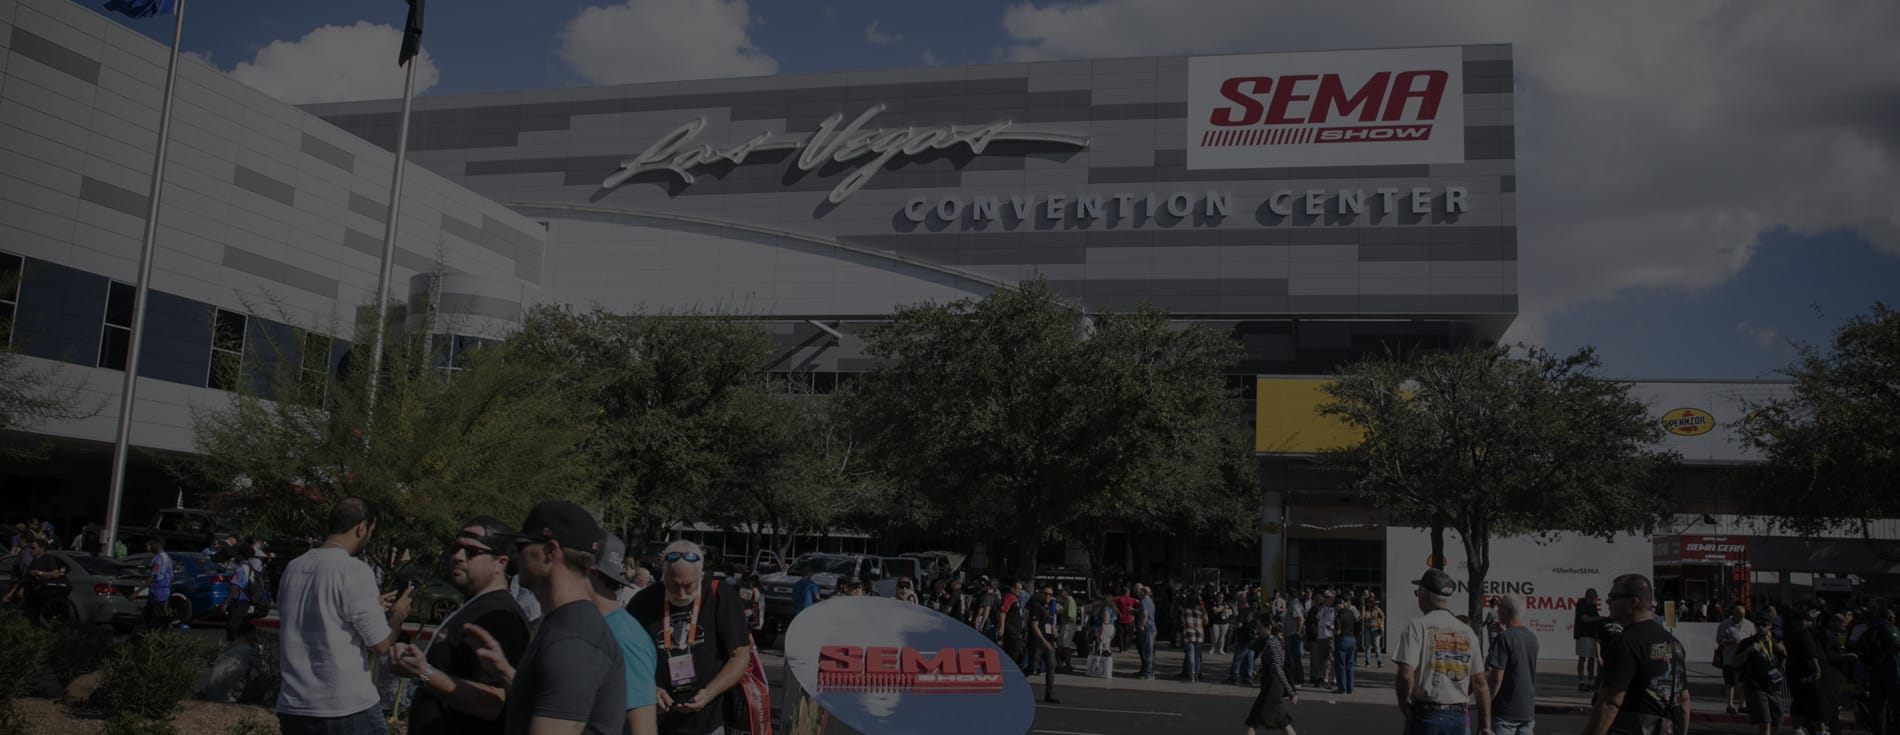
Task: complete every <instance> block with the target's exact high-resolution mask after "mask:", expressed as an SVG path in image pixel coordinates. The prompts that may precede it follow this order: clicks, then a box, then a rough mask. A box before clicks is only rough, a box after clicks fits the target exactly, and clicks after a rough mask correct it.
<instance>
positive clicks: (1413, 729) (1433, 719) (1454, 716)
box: [1405, 710, 1471, 735]
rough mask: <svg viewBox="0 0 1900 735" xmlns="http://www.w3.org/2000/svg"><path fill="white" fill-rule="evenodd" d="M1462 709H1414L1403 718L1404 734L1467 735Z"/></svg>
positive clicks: (1468, 730)
mask: <svg viewBox="0 0 1900 735" xmlns="http://www.w3.org/2000/svg"><path fill="white" fill-rule="evenodd" d="M1470 732H1471V726H1470V725H1467V724H1465V713H1464V711H1462V710H1414V711H1413V712H1412V714H1411V716H1410V717H1407V718H1405V735H1468V734H1469V733H1470Z"/></svg>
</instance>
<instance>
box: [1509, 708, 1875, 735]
mask: <svg viewBox="0 0 1900 735" xmlns="http://www.w3.org/2000/svg"><path fill="white" fill-rule="evenodd" d="M1591 709H1592V708H1591V707H1590V706H1589V705H1585V704H1556V703H1548V704H1547V703H1543V702H1539V703H1538V704H1537V714H1540V715H1557V716H1565V717H1569V716H1576V717H1589V716H1590V710H1591ZM1703 722H1707V723H1712V724H1717V725H1746V724H1748V715H1745V714H1734V715H1731V714H1729V713H1727V712H1703V711H1697V710H1691V711H1690V712H1689V724H1690V727H1691V728H1693V727H1694V726H1695V725H1696V724H1697V723H1703ZM1797 724H1799V723H1796V722H1795V720H1794V718H1792V717H1783V718H1781V725H1780V727H1787V728H1793V727H1795V726H1796V725H1797ZM1850 730H1851V731H1855V732H1867V726H1866V725H1864V724H1861V723H1858V722H1843V723H1841V728H1840V731H1842V732H1845V731H1850Z"/></svg>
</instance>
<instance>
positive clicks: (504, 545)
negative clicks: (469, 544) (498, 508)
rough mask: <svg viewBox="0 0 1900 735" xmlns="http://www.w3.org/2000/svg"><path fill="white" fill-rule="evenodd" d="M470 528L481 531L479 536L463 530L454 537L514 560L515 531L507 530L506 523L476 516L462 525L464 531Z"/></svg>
mask: <svg viewBox="0 0 1900 735" xmlns="http://www.w3.org/2000/svg"><path fill="white" fill-rule="evenodd" d="M470 526H479V527H480V528H481V529H482V532H481V535H476V534H472V533H469V532H468V531H466V530H464V531H461V532H459V533H457V534H455V537H456V538H465V539H469V540H471V541H476V542H479V543H481V544H482V545H483V546H487V547H488V548H490V549H494V550H495V553H497V554H500V555H502V556H505V557H508V558H510V559H513V558H514V556H515V530H514V529H512V528H509V527H508V524H507V523H504V522H502V520H501V519H500V518H496V517H494V516H476V517H474V518H470V519H468V522H467V523H464V524H462V528H464V529H466V528H468V527H470Z"/></svg>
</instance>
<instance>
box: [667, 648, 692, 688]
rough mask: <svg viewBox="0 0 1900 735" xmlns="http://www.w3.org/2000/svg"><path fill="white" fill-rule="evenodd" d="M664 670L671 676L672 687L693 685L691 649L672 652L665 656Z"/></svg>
mask: <svg viewBox="0 0 1900 735" xmlns="http://www.w3.org/2000/svg"><path fill="white" fill-rule="evenodd" d="M666 671H667V673H668V674H669V675H670V676H671V680H672V682H673V686H674V687H689V686H692V685H693V679H694V673H693V654H692V652H691V651H687V652H684V653H674V654H671V655H669V656H667V658H666Z"/></svg>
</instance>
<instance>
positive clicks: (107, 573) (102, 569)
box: [67, 556, 125, 577]
mask: <svg viewBox="0 0 1900 735" xmlns="http://www.w3.org/2000/svg"><path fill="white" fill-rule="evenodd" d="M67 559H68V560H73V559H77V560H78V561H79V566H81V567H83V568H85V570H86V571H87V572H90V573H92V574H97V575H99V576H101V577H117V576H119V575H121V574H125V569H124V568H123V567H121V566H120V565H119V563H118V562H115V561H113V560H111V559H104V558H101V557H97V556H76V557H67Z"/></svg>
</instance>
